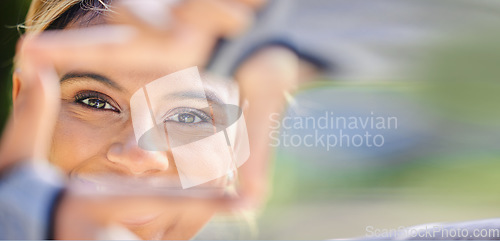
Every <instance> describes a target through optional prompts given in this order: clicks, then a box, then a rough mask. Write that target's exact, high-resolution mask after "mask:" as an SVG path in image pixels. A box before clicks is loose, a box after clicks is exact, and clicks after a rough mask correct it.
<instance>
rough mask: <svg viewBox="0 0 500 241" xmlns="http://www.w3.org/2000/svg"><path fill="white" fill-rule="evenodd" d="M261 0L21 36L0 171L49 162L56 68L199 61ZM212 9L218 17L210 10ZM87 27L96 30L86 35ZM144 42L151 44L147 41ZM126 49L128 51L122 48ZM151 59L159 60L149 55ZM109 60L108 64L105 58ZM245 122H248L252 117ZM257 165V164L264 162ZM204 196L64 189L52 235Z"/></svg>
mask: <svg viewBox="0 0 500 241" xmlns="http://www.w3.org/2000/svg"><path fill="white" fill-rule="evenodd" d="M260 2H262V1H257V0H255V1H253V0H242V1H218V0H210V1H195V0H193V1H185V2H183V3H179V4H178V5H176V6H175V9H174V11H173V12H174V13H175V14H173V15H172V17H173V18H174V19H175V21H172V24H171V26H170V27H169V28H168V29H167V30H154V29H148V28H145V27H144V28H142V27H141V28H137V26H143V24H145V23H142V22H140V19H136V17H137V16H136V15H133V14H123V15H120V16H121V18H118V17H117V18H116V23H126V24H128V26H127V27H123V26H116V27H95V28H89V29H81V30H70V31H67V30H65V31H61V33H59V32H51V33H42V34H39V35H37V36H24V38H23V39H22V40H21V41H20V43H19V45H18V52H17V56H16V61H17V66H18V70H17V71H16V72H15V74H14V78H17V79H18V81H17V82H16V83H17V84H16V85H15V86H14V94H13V97H14V98H15V101H14V105H15V106H16V107H15V108H14V109H15V110H16V111H14V113H12V115H11V117H10V119H9V122H8V124H7V126H6V128H5V132H4V134H3V136H2V139H1V146H0V172H8V171H9V168H10V167H13V166H15V165H16V164H20V163H22V162H27V161H30V160H47V157H48V152H49V149H50V143H51V138H52V134H53V129H54V126H55V123H56V119H57V117H58V111H59V107H60V94H59V78H58V76H57V74H56V71H55V67H56V66H57V67H58V66H64V65H65V64H67V63H72V64H95V65H102V64H107V65H109V66H110V67H112V64H111V63H114V64H116V65H122V66H127V65H129V66H141V65H142V66H148V65H149V64H152V63H162V64H164V65H165V66H168V65H175V66H178V67H179V69H182V68H183V67H186V66H203V65H204V64H205V63H206V61H207V59H208V57H209V56H210V53H211V51H212V48H213V45H214V43H215V42H216V40H217V39H218V38H220V37H225V36H231V35H234V34H235V33H238V32H241V31H242V29H244V28H245V27H246V26H247V25H248V22H250V21H251V17H252V15H251V14H249V13H252V12H253V11H254V9H255V7H256V6H258V5H260V4H261V3H260ZM207 9H212V10H213V11H208V10H207ZM214 12H217V14H213V13H214ZM242 13H246V14H242ZM242 16H243V17H242ZM170 20H172V19H170ZM92 31H94V32H93V33H96V34H91V33H92ZM96 36H97V37H96ZM146 41H149V42H148V43H149V44H146V45H145V44H144V43H145V42H146ZM124 48H126V49H127V50H129V51H126V52H123V51H122V50H123V49H124ZM151 53H155V54H152V55H151ZM158 53H165V54H158ZM149 56H160V57H159V59H154V58H153V59H151V58H149ZM111 57H112V58H113V59H112V60H114V61H110V60H111V59H110V58H111ZM116 60H123V62H120V61H116ZM242 80H243V79H242ZM243 81H244V80H243ZM249 93H251V92H249ZM248 96H249V100H250V101H251V99H252V98H253V97H252V98H251V97H250V96H251V94H250V95H248ZM255 106H257V104H256V105H255ZM250 115H251V114H250ZM261 116H262V114H261ZM255 118H257V117H255ZM259 118H260V117H259ZM249 121H250V122H251V121H252V117H250V118H249ZM250 125H251V124H250ZM250 132H252V129H250ZM259 136H260V135H259ZM254 159H255V158H254ZM259 163H261V164H260V165H263V163H262V162H259ZM243 187H245V186H243ZM19 191H20V192H22V190H19ZM189 200H191V201H189ZM207 201H208V202H210V201H209V200H197V199H185V200H184V199H183V201H181V202H179V201H178V200H175V199H172V198H171V197H165V198H162V197H161V196H160V197H158V196H156V197H152V196H144V195H143V196H139V197H137V196H134V197H125V196H119V197H98V196H93V197H87V198H84V197H82V196H79V195H73V194H72V192H71V190H70V191H69V192H67V194H66V195H65V196H64V197H63V198H62V199H61V201H60V206H59V208H58V209H57V212H56V222H55V224H56V226H55V235H56V236H55V237H56V238H58V239H92V238H96V235H98V233H99V230H100V228H101V227H103V226H106V225H108V224H109V223H112V222H113V218H114V212H118V210H123V208H126V207H133V206H136V205H137V204H138V203H141V205H143V206H148V207H150V208H155V207H158V206H165V205H170V206H171V205H174V206H175V205H191V204H192V205H195V203H197V202H204V205H205V206H206V202H207ZM212 201H213V205H211V206H210V205H209V206H210V207H211V208H217V209H219V208H221V207H224V206H226V204H230V203H231V202H226V201H227V200H217V199H214V200H212ZM173 203H174V204H173Z"/></svg>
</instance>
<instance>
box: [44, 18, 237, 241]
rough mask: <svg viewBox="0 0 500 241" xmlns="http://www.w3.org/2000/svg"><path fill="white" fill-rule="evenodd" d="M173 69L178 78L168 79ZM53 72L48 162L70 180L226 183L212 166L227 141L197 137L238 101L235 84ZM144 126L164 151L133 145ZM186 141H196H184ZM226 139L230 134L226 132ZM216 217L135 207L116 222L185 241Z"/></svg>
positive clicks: (139, 72) (205, 210)
mask: <svg viewBox="0 0 500 241" xmlns="http://www.w3.org/2000/svg"><path fill="white" fill-rule="evenodd" d="M73 25H74V24H73ZM70 28H71V26H70ZM131 57H133V56H131ZM178 71H180V72H178ZM173 72H177V73H178V74H177V75H175V74H174V75H175V76H174V77H172V75H170V74H172V73H173ZM58 73H59V75H60V79H61V82H60V86H61V100H62V102H61V110H60V114H59V118H58V122H57V125H56V129H55V133H54V137H53V143H52V148H51V153H50V158H49V159H50V161H51V162H52V163H53V164H55V165H56V166H58V167H60V168H61V169H62V170H63V171H64V172H65V173H66V174H67V175H68V176H70V177H71V178H73V179H75V180H78V181H80V182H81V183H84V185H87V186H90V187H92V188H95V190H97V191H101V192H106V190H109V189H110V188H112V187H113V186H119V185H129V184H130V185H147V186H153V187H155V188H179V189H182V188H186V187H193V188H196V187H200V186H201V187H203V186H210V187H213V186H217V187H223V186H224V183H225V181H226V180H225V175H221V170H223V168H222V169H221V168H219V166H217V165H220V163H221V160H223V159H227V157H226V154H225V151H226V150H227V149H225V148H221V147H226V146H227V145H226V142H221V141H219V140H220V138H219V139H216V138H212V137H209V138H203V139H202V138H199V137H198V138H196V136H197V135H198V136H200V135H202V136H203V135H204V137H208V136H209V135H206V134H200V133H209V132H210V131H213V130H214V126H215V125H217V124H220V125H223V124H222V123H217V122H219V121H221V120H220V119H223V118H220V116H218V114H217V113H214V112H217V111H216V110H217V106H223V105H225V104H233V105H237V104H238V101H239V97H238V93H237V88H235V86H234V85H233V84H228V83H227V82H221V81H216V80H209V79H207V78H203V79H201V78H196V74H197V69H196V68H191V69H188V70H177V69H176V70H172V69H170V70H165V69H161V70H158V68H154V67H152V68H148V69H134V68H133V67H131V66H129V67H125V66H123V67H121V68H117V67H114V68H111V67H107V66H92V65H91V64H89V65H85V66H71V64H68V65H67V66H65V67H62V68H58ZM179 73H180V74H179ZM193 76H194V77H193ZM144 94H146V96H147V97H148V98H146V99H145V98H143V97H144V96H145V95H144ZM134 96H135V97H134ZM207 106H209V107H210V108H207ZM220 113H222V111H221V112H220ZM221 115H222V114H221ZM221 122H223V121H221ZM155 128H156V129H155ZM148 129H149V130H159V133H160V134H159V136H160V137H161V136H163V133H165V135H164V137H165V136H166V139H167V142H166V143H161V142H163V141H165V139H161V138H159V139H155V138H153V139H152V140H149V142H160V143H159V144H158V143H146V144H148V145H149V144H152V145H153V146H154V145H157V146H162V145H166V146H167V148H161V147H159V148H158V149H154V148H153V149H150V148H145V146H141V145H140V144H138V143H139V142H138V140H139V139H140V137H141V136H138V135H140V134H143V135H144V133H145V131H147V130H148ZM186 136H188V138H187V139H189V138H190V137H193V136H195V137H193V138H192V139H193V141H186V138H184V137H186ZM214 136H216V135H214ZM226 138H227V137H226ZM230 138H235V137H234V135H233V136H232V137H231V134H230ZM200 139H201V140H200ZM224 140H225V139H224ZM146 142H148V141H146ZM176 143H181V144H176ZM217 163H219V164H217ZM222 163H225V162H224V161H222ZM224 165H225V164H224ZM206 170H211V172H209V173H208V174H207V173H205V172H206ZM214 172H215V173H216V174H214ZM217 172H218V173H217ZM223 174H224V173H223ZM190 178H191V179H190ZM124 179H126V180H127V181H130V183H129V182H123V180H124ZM213 214H214V210H212V209H210V208H209V207H204V206H200V205H198V206H189V205H184V206H175V207H165V208H163V209H161V210H154V211H151V210H146V209H142V208H141V207H134V208H133V209H131V210H124V212H123V217H122V218H121V223H122V224H123V225H124V226H126V227H127V228H129V229H130V230H131V231H133V232H134V233H135V234H136V235H138V236H139V237H141V238H146V239H157V238H168V239H187V238H191V237H192V236H193V235H194V234H195V233H196V232H197V231H198V230H199V229H200V228H201V227H202V226H203V225H204V224H205V223H206V222H207V221H208V220H209V219H210V217H211V216H212V215H213Z"/></svg>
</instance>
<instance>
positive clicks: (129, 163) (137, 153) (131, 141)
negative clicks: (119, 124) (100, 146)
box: [107, 123, 169, 175]
mask: <svg viewBox="0 0 500 241" xmlns="http://www.w3.org/2000/svg"><path fill="white" fill-rule="evenodd" d="M107 156H108V160H109V161H111V162H114V163H117V164H120V165H122V166H125V167H126V168H127V169H128V170H129V171H130V172H131V173H132V174H134V175H139V174H143V173H146V172H151V171H154V172H158V171H166V170H167V169H168V167H169V161H168V157H167V154H166V152H165V151H149V150H145V149H143V148H141V147H140V146H139V145H138V143H137V140H136V137H135V134H134V130H133V127H132V124H131V123H130V124H129V125H127V127H125V128H124V129H123V131H122V132H121V133H120V135H118V136H117V138H116V139H115V142H114V143H112V144H111V146H110V148H109V151H108V155H107Z"/></svg>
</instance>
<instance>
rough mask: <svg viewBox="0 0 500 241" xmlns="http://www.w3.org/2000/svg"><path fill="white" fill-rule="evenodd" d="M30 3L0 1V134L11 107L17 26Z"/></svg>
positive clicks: (18, 33) (9, 0) (22, 0)
mask: <svg viewBox="0 0 500 241" xmlns="http://www.w3.org/2000/svg"><path fill="white" fill-rule="evenodd" d="M30 2H31V1H29V0H3V1H0V24H1V26H0V46H1V51H0V133H1V131H2V130H3V127H4V125H5V121H6V118H7V115H8V113H9V110H10V105H11V90H12V71H13V69H12V61H13V57H14V52H15V45H16V41H17V39H18V38H19V36H20V32H19V31H18V29H17V25H18V24H21V23H23V22H24V17H25V15H26V12H27V11H28V7H29V4H30Z"/></svg>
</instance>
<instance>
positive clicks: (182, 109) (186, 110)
mask: <svg viewBox="0 0 500 241" xmlns="http://www.w3.org/2000/svg"><path fill="white" fill-rule="evenodd" d="M180 114H191V115H194V116H196V117H198V118H200V120H201V121H200V122H198V123H183V122H180V121H174V120H172V119H171V118H173V117H174V116H176V115H177V116H178V115H180ZM177 118H178V117H177ZM170 121H171V122H176V123H179V124H183V125H197V124H202V123H212V121H213V119H212V117H211V116H210V115H208V114H207V113H205V112H204V111H201V110H198V109H194V108H188V107H179V108H175V109H173V110H171V111H169V112H168V116H167V117H166V118H165V120H164V121H163V122H164V123H166V122H170Z"/></svg>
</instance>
